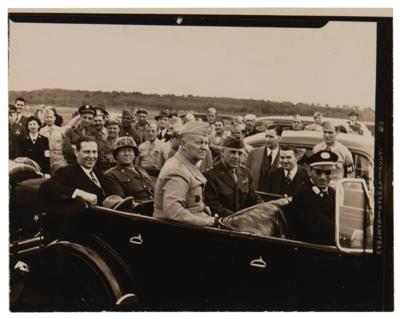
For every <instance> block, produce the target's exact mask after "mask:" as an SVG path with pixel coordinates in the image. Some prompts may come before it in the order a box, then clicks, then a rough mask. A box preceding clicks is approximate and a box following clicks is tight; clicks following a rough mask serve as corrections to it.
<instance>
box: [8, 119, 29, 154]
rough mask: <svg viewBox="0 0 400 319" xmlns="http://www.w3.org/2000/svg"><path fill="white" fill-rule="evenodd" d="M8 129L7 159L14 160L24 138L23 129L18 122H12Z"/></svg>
mask: <svg viewBox="0 0 400 319" xmlns="http://www.w3.org/2000/svg"><path fill="white" fill-rule="evenodd" d="M8 129H9V143H8V146H9V155H8V156H9V158H10V159H14V158H16V157H17V156H18V154H19V144H20V143H21V141H22V139H23V138H24V136H25V127H24V126H23V125H22V124H21V123H20V122H14V123H13V124H12V125H11V126H10V125H9V126H8Z"/></svg>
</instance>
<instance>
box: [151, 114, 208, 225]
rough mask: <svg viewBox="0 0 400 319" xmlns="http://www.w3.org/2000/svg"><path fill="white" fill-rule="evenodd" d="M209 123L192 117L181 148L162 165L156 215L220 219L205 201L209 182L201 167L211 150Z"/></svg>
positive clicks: (191, 220) (204, 221) (205, 220)
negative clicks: (213, 213) (206, 187)
mask: <svg viewBox="0 0 400 319" xmlns="http://www.w3.org/2000/svg"><path fill="white" fill-rule="evenodd" d="M207 129H208V125H207V124H206V123H202V122H197V121H190V122H188V123H187V124H185V125H184V127H183V128H182V131H181V134H180V137H179V149H178V152H177V153H176V154H175V155H174V156H173V157H171V158H170V159H169V160H167V161H166V162H165V164H164V166H163V168H162V169H161V172H160V175H159V176H158V180H157V183H156V188H155V194H154V217H159V218H164V219H169V220H175V221H180V222H184V223H188V224H193V225H199V226H213V225H215V223H216V220H215V218H214V217H212V216H211V212H210V209H209V208H208V207H206V206H205V204H204V201H203V189H204V186H205V184H206V182H207V180H206V178H205V177H204V176H203V174H202V173H201V172H200V170H199V168H198V162H199V161H201V160H204V159H205V157H206V155H207V150H208V137H207V133H208V132H207Z"/></svg>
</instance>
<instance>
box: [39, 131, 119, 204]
mask: <svg viewBox="0 0 400 319" xmlns="http://www.w3.org/2000/svg"><path fill="white" fill-rule="evenodd" d="M75 155H76V160H77V164H75V165H70V166H65V167H61V168H60V169H58V170H57V171H56V172H55V174H54V177H52V178H51V179H49V180H47V181H46V182H44V183H43V184H42V185H41V188H40V192H41V193H42V194H43V195H44V196H46V197H47V198H49V199H53V200H68V201H72V200H75V199H80V201H79V202H81V203H85V204H86V205H87V204H91V205H96V204H99V205H101V204H102V202H103V200H104V199H105V198H106V197H107V196H109V195H118V196H120V197H122V196H124V194H122V193H121V192H120V191H119V189H120V188H119V187H118V185H116V184H115V182H114V181H112V180H111V179H110V178H108V177H106V176H104V175H103V174H102V173H101V172H100V171H98V170H96V169H95V165H96V162H97V157H98V148H97V142H96V140H95V139H94V138H93V137H89V136H83V137H80V138H79V139H78V141H77V143H76V150H75ZM84 206H85V205H84ZM84 206H83V207H84ZM83 207H82V208H83Z"/></svg>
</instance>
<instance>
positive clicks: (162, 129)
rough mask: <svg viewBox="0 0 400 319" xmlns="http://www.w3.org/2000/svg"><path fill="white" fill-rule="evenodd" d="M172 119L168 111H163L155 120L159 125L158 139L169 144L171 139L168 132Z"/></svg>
mask: <svg viewBox="0 0 400 319" xmlns="http://www.w3.org/2000/svg"><path fill="white" fill-rule="evenodd" d="M171 117H172V116H171V114H170V113H169V111H168V110H161V111H160V113H159V114H158V115H157V116H155V120H156V121H157V123H158V130H157V138H158V139H159V140H160V141H162V142H167V141H168V140H169V138H170V137H169V135H168V134H167V132H168V121H169V119H170V118H171Z"/></svg>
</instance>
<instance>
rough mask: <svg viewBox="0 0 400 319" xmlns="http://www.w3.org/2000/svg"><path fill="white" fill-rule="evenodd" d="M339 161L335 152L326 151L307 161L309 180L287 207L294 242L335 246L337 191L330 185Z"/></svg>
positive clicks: (286, 212)
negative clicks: (295, 240)
mask: <svg viewBox="0 0 400 319" xmlns="http://www.w3.org/2000/svg"><path fill="white" fill-rule="evenodd" d="M337 159H338V156H337V155H336V154H335V153H332V152H330V151H326V150H323V151H319V152H318V153H315V154H313V155H311V156H310V157H309V158H308V159H307V164H308V165H309V168H308V175H309V177H310V179H309V180H308V181H306V182H305V183H304V184H303V186H302V187H301V188H300V189H299V190H298V191H297V192H296V193H295V195H294V197H293V200H292V202H291V203H290V204H289V205H288V206H286V207H284V212H285V215H286V217H287V221H288V225H289V227H290V228H291V231H292V232H293V234H294V237H295V239H297V240H301V241H306V242H311V243H316V244H324V245H335V190H334V189H333V188H332V187H329V186H328V185H329V182H330V180H331V175H332V169H333V168H334V167H335V163H336V161H337Z"/></svg>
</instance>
